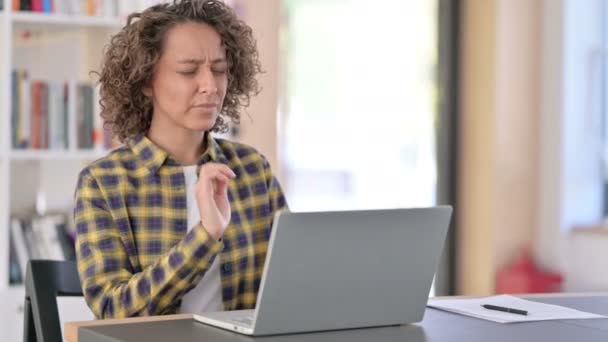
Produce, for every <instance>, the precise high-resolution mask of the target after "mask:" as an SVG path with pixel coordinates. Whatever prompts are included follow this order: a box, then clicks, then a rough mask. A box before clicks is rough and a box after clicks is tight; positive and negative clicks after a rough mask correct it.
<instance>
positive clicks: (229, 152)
mask: <svg viewBox="0 0 608 342" xmlns="http://www.w3.org/2000/svg"><path fill="white" fill-rule="evenodd" d="M215 141H216V142H217V144H218V146H219V148H220V150H221V151H222V153H223V154H224V156H226V159H227V160H228V161H229V162H240V163H244V162H245V163H250V162H262V163H266V162H267V161H266V157H265V156H264V155H263V154H262V153H261V152H260V151H258V150H257V149H256V148H255V147H253V146H250V145H247V144H243V143H240V142H236V141H231V140H226V139H218V138H216V139H215Z"/></svg>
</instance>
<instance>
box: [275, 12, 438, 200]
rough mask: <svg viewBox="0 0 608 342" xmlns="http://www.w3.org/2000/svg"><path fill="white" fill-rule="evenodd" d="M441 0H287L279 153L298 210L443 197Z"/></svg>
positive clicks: (283, 35) (287, 183) (289, 191)
mask: <svg viewBox="0 0 608 342" xmlns="http://www.w3.org/2000/svg"><path fill="white" fill-rule="evenodd" d="M437 6H438V4H437V1H402V0H378V1H374V2H370V1H364V0H322V1H321V0H284V9H285V13H284V23H283V32H282V45H281V48H282V56H283V63H284V66H283V75H284V85H283V87H282V89H284V90H283V91H284V93H283V94H282V101H281V106H280V109H279V110H280V115H279V117H280V132H279V134H280V136H279V139H280V142H281V143H280V146H281V148H282V150H280V151H279V153H281V154H282V158H280V159H281V160H283V163H284V165H283V169H284V170H285V171H286V177H285V178H286V180H287V181H286V184H285V191H286V193H287V197H288V198H289V203H290V207H291V209H292V210H294V211H316V210H347V209H377V208H395V207H416V206H430V205H433V204H435V202H436V187H437V163H436V152H435V149H436V147H435V141H436V133H435V132H436V130H435V125H436V120H437V101H438V98H437V93H438V91H437V89H438V88H437V81H436V70H437V60H438V56H437V46H438V44H437V27H438V17H437V13H438V11H437Z"/></svg>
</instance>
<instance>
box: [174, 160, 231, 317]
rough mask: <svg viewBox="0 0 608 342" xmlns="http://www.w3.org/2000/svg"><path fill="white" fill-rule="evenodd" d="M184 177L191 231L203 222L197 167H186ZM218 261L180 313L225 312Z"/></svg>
mask: <svg viewBox="0 0 608 342" xmlns="http://www.w3.org/2000/svg"><path fill="white" fill-rule="evenodd" d="M184 176H185V177H186V193H187V198H186V205H187V208H188V231H190V230H191V229H192V228H193V227H194V226H196V225H197V224H198V223H199V222H200V220H201V218H200V214H199V211H198V205H197V202H196V197H195V188H196V181H197V175H196V165H192V166H184ZM218 260H219V255H218V256H217V257H216V258H215V259H214V260H213V263H211V267H210V268H209V269H208V270H207V272H206V273H205V275H204V276H203V278H202V279H201V280H200V282H199V283H198V284H197V285H196V287H195V288H193V289H192V290H190V292H188V293H186V294H185V295H184V297H183V298H182V304H181V306H180V309H179V312H180V313H192V314H198V313H203V312H213V311H222V310H223V304H222V280H221V277H220V268H219V261H218Z"/></svg>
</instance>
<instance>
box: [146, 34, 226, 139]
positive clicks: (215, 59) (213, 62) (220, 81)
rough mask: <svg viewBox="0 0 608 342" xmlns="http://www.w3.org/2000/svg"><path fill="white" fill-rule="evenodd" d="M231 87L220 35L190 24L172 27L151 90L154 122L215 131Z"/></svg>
mask: <svg viewBox="0 0 608 342" xmlns="http://www.w3.org/2000/svg"><path fill="white" fill-rule="evenodd" d="M227 86H228V63H227V61H226V51H225V49H224V48H223V47H222V42H221V38H220V36H219V34H218V33H217V32H216V31H215V30H214V29H213V28H212V27H211V26H209V25H207V24H202V23H194V22H188V23H183V24H179V25H177V26H175V27H173V28H171V29H170V30H169V31H168V32H167V34H166V36H165V41H164V48H163V53H162V55H161V57H160V59H159V61H158V64H157V66H156V70H155V72H154V77H153V80H152V84H151V85H150V87H148V88H146V89H145V91H144V92H145V94H146V95H147V96H150V97H151V98H152V101H153V106H154V111H153V114H152V115H153V117H152V120H153V121H160V122H162V124H163V127H165V126H168V127H167V128H171V127H175V128H181V129H186V130H190V131H207V130H209V129H211V128H212V127H213V126H214V124H215V121H216V119H217V117H218V115H219V113H220V111H221V108H222V104H223V102H224V96H225V95H226V88H227Z"/></svg>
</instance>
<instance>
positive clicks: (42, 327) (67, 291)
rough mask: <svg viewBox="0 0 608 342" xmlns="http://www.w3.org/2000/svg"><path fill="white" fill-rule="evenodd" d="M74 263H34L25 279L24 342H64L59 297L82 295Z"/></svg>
mask: <svg viewBox="0 0 608 342" xmlns="http://www.w3.org/2000/svg"><path fill="white" fill-rule="evenodd" d="M82 295H83V294H82V289H81V287H80V279H79V278H78V271H77V269H76V263H75V262H74V261H54V260H31V261H30V262H29V263H28V265H27V272H26V277H25V305H24V314H25V317H24V325H23V329H24V331H23V341H24V342H62V341H63V339H62V336H61V323H60V320H59V311H58V309H57V297H59V296H82Z"/></svg>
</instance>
